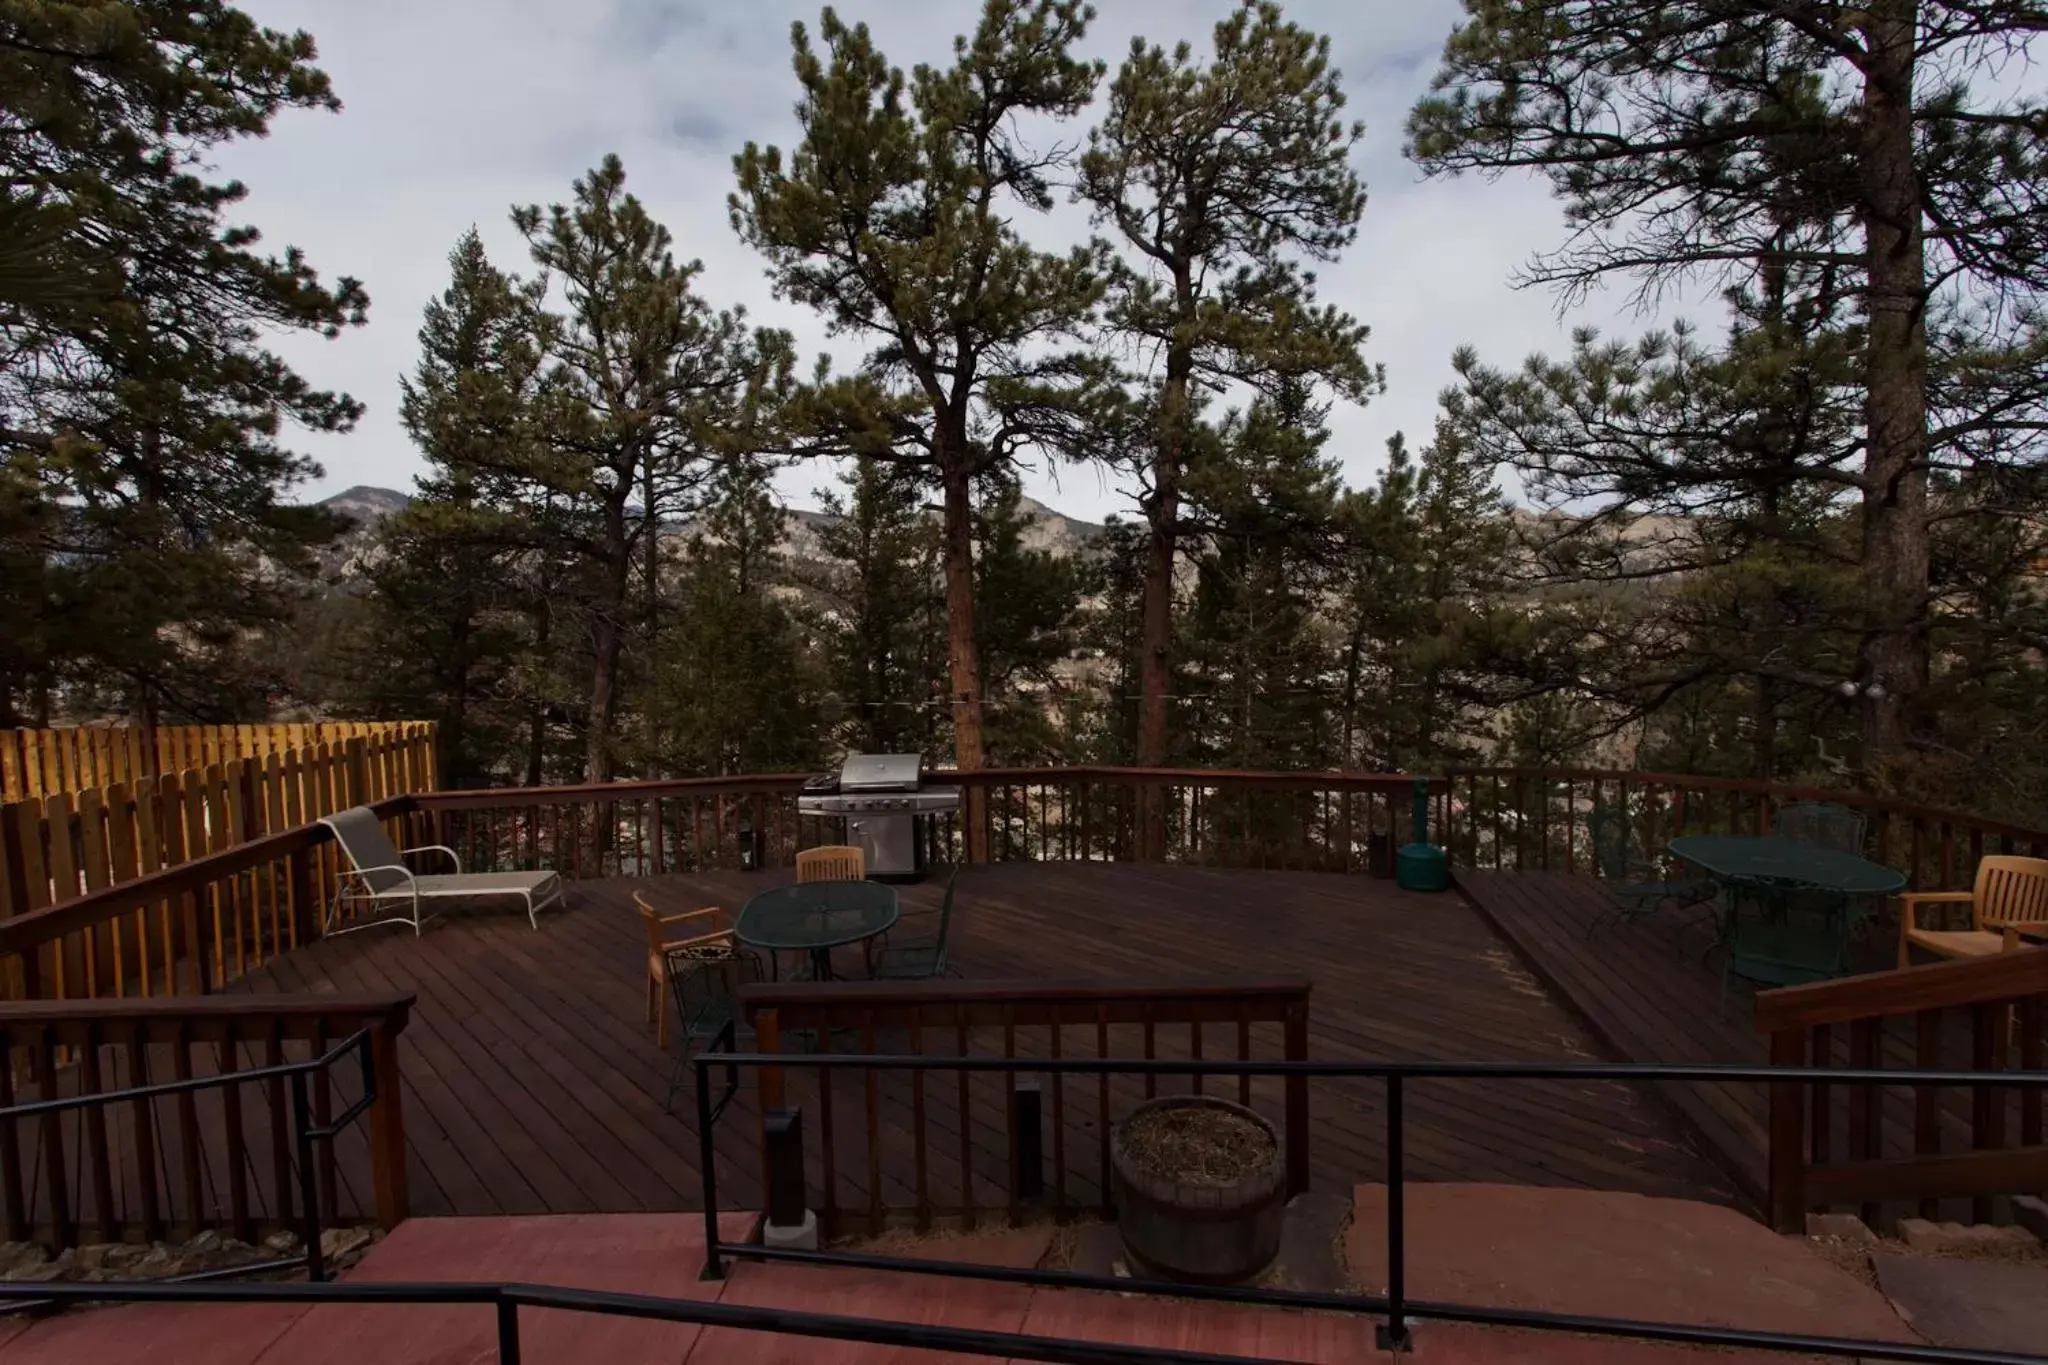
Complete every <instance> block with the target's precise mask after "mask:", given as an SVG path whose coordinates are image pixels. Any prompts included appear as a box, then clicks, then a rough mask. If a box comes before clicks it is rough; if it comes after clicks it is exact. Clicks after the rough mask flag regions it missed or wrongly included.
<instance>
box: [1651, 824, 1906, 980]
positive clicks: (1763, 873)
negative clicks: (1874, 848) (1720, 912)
mask: <svg viewBox="0 0 2048 1365" xmlns="http://www.w3.org/2000/svg"><path fill="white" fill-rule="evenodd" d="M1666 847H1667V848H1668V849H1669V850H1670V851H1671V853H1672V855H1673V856H1674V857H1677V858H1681V859H1683V860H1684V861H1686V862H1688V863H1691V864H1692V865H1693V866H1694V867H1697V868H1699V869H1700V870H1701V871H1702V872H1705V873H1706V874H1707V875H1708V876H1709V877H1712V878H1713V879H1714V880H1715V881H1716V882H1718V883H1719V884H1720V885H1721V886H1722V887H1723V888H1724V889H1725V890H1726V891H1727V893H1728V914H1727V916H1726V918H1725V919H1724V920H1723V922H1722V925H1721V937H1720V940H1719V943H1720V944H1725V945H1726V946H1727V947H1728V954H1729V970H1730V971H1732V972H1734V973H1735V974H1736V975H1737V976H1742V977H1746V978H1748V979H1750V980H1754V981H1762V982H1766V983H1769V984H1775V985H1792V984H1796V983H1798V982H1801V981H1812V980H1818V979H1822V978H1825V977H1828V976H1835V975H1840V974H1841V972H1842V971H1843V970H1845V969H1846V959H1847V953H1848V937H1849V918H1850V917H1849V913H1848V911H1849V907H1850V906H1851V905H1852V904H1853V903H1854V902H1855V901H1857V900H1859V899H1861V898H1863V897H1866V896H1884V895H1889V894H1891V893H1892V892H1894V891H1897V890H1899V889H1900V888H1902V887H1904V886H1905V884H1906V876H1905V874H1904V873H1903V872H1899V871H1897V870H1895V869H1893V868H1889V867H1886V866H1884V865H1883V864H1882V863H1873V862H1871V861H1870V860H1869V859H1867V858H1859V857H1857V856H1856V855H1855V854H1853V853H1844V852H1841V851H1840V850H1838V849H1832V848H1820V847H1818V846H1816V845H1813V844H1807V843H1801V842H1800V841H1798V840H1796V839H1780V838H1771V837H1745V836H1737V835H1709V834H1690V835H1685V836H1683V837H1681V838H1677V839H1673V840H1672V841H1671V842H1670V843H1669V844H1668V845H1666ZM1801 894H1805V895H1810V896H1817V897H1819V898H1821V899H1823V900H1824V902H1825V904H1826V908H1827V912H1828V921H1829V922H1828V924H1827V925H1826V926H1825V927H1824V929H1823V930H1822V931H1820V932H1818V933H1816V932H1815V931H1814V930H1812V929H1811V928H1801V927H1799V926H1797V925H1795V924H1794V923H1793V922H1792V920H1793V916H1792V914H1791V913H1790V912H1791V906H1792V903H1793V899H1794V897H1796V896H1799V895H1801ZM1745 897H1747V898H1749V899H1752V900H1754V901H1756V902H1757V903H1758V905H1759V907H1760V908H1761V909H1762V910H1763V911H1764V916H1763V922H1762V923H1760V924H1759V925H1758V926H1757V927H1756V930H1755V932H1754V933H1753V934H1752V935H1751V936H1750V939H1749V940H1746V939H1745V938H1744V936H1743V935H1742V934H1741V933H1739V932H1738V930H1739V929H1740V927H1741V923H1740V921H1741V909H1740V906H1739V904H1738V902H1739V900H1740V899H1742V898H1745ZM1750 940H1753V941H1750Z"/></svg>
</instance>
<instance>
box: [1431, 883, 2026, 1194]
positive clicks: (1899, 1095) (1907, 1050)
mask: <svg viewBox="0 0 2048 1365" xmlns="http://www.w3.org/2000/svg"><path fill="white" fill-rule="evenodd" d="M1457 880H1458V885H1459V887H1460V889H1461V890H1463V891H1464V893H1465V894H1466V895H1467V897H1469V898H1470V900H1471V902H1472V903H1473V904H1474V905H1475V906H1477V907H1478V908H1479V910H1480V912H1481V913H1482V914H1483V915H1484V916H1485V918H1486V919H1487V921H1488V922H1489V923H1490V924H1491V925H1492V926H1493V927H1494V928H1495V929H1496V930H1498V931H1499V932H1500V933H1501V934H1502V936H1503V937H1504V938H1506V939H1507V940H1508V941H1509V942H1511V943H1512V944H1513V945H1514V946H1515V949H1516V951H1517V952H1518V954H1519V955H1520V956H1521V957H1522V959H1523V960H1524V961H1525V962H1527V963H1528V964H1529V965H1530V966H1531V968H1532V969H1533V970H1534V972H1535V974H1536V976H1537V978H1538V979H1539V980H1541V981H1542V982H1543V984H1544V985H1545V986H1546V987H1547V988H1548V989H1549V990H1550V991H1551V992H1552V994H1553V995H1554V996H1555V998H1557V999H1559V1000H1560V1001H1563V1002H1564V1003H1566V1004H1567V1005H1568V1006H1569V1007H1570V1010H1571V1012H1572V1014H1573V1015H1574V1016H1576V1017H1577V1018H1578V1019H1579V1020H1580V1021H1581V1022H1582V1023H1583V1024H1584V1025H1585V1026H1586V1027H1587V1028H1588V1029H1589V1030H1590V1031H1591V1032H1592V1034H1593V1036H1594V1037H1595V1038H1596V1039H1598V1042H1599V1046H1600V1048H1601V1049H1602V1051H1603V1052H1604V1053H1605V1054H1606V1055H1607V1056H1609V1057H1611V1058H1613V1059H1614V1060H1616V1061H1633V1062H1739V1063H1751V1064H1758V1065H1761V1064H1763V1063H1765V1062H1767V1061H1768V1060H1769V1047H1768V1043H1767V1040H1766V1039H1765V1038H1764V1037H1763V1036H1762V1035H1761V1034H1759V1033H1758V1031H1757V1028H1756V1025H1755V1024H1754V1022H1753V1019H1754V1010H1755V1000H1756V991H1755V989H1754V988H1753V987H1751V986H1750V985H1748V984H1747V983H1745V982H1743V981H1741V980H1739V979H1736V980H1731V981H1730V982H1729V983H1728V987H1727V993H1726V999H1725V1001H1724V1000H1723V998H1722V989H1721V960H1720V958H1719V957H1718V956H1717V955H1713V954H1711V953H1709V952H1707V951H1706V950H1707V949H1708V948H1709V946H1710V943H1711V939H1712V932H1711V930H1710V929H1709V928H1708V927H1706V926H1705V925H1704V924H1702V923H1701V919H1702V914H1703V912H1701V911H1674V912H1672V913H1670V914H1668V915H1660V916H1657V917H1654V918H1652V919H1650V920H1647V921H1644V922H1642V923H1639V924H1633V925H1615V926H1613V927H1610V928H1604V929H1602V930H1600V931H1599V932H1597V933H1592V934H1589V933H1588V930H1589V929H1590V927H1591V926H1592V923H1593V920H1594V918H1595V917H1596V916H1598V915H1600V914H1601V913H1602V912H1603V911H1605V910H1606V909H1607V908H1608V907H1609V906H1610V904H1611V902H1610V901H1609V900H1608V898H1607V895H1606V892H1605V891H1604V890H1603V889H1602V887H1601V885H1600V883H1599V882H1597V881H1594V880H1593V879H1592V878H1590V877H1583V876H1572V875H1569V874H1565V873H1556V872H1460V873H1459V874H1458V877H1457ZM1850 957H1851V966H1852V967H1853V968H1854V969H1856V970H1858V971H1882V970H1885V969H1888V968H1890V967H1891V966H1892V965H1893V958H1892V953H1891V947H1890V945H1889V944H1888V943H1881V942H1878V941H1876V940H1874V939H1866V940H1864V941H1861V942H1858V943H1853V944H1852V945H1851V953H1850ZM1966 1013H1967V1012H1965V1011H1954V1012H1952V1014H1953V1017H1950V1018H1947V1019H1944V1020H1943V1021H1942V1023H1941V1032H1940V1034H1939V1035H1938V1037H1937V1038H1936V1039H1935V1042H1934V1045H1935V1048H1936V1051H1935V1053H1934V1054H1933V1055H1932V1056H1931V1057H1929V1058H1927V1059H1926V1062H1927V1064H1929V1065H1935V1066H1942V1067H1951V1068H1955V1069H1968V1068H1969V1067H1970V1066H1971V1065H1972V1064H1973V1063H1972V1056H1971V1034H1970V1027H1971V1026H1970V1022H1969V1020H1968V1019H1967V1018H1966V1017H1965V1016H1966ZM1914 1024H1915V1020H1914V1018H1913V1017H1912V1016H1911V1015H1910V1014H1902V1015H1899V1016H1896V1017H1894V1018H1892V1019H1890V1020H1887V1021H1886V1022H1885V1025H1884V1027H1883V1029H1882V1033H1881V1036H1879V1037H1877V1038H1876V1039H1875V1040H1874V1043H1873V1047H1874V1051H1873V1054H1872V1055H1871V1056H1870V1057H1868V1058H1867V1059H1865V1060H1864V1061H1863V1062H1862V1063H1861V1064H1864V1065H1871V1066H1883V1067H1893V1068H1899V1067H1911V1066H1913V1065H1915V1064H1916V1061H1918V1060H1919V1059H1917V1058H1916V1043H1917V1039H1916V1035H1915V1033H1914ZM1851 1048H1852V1040H1851V1036H1850V1030H1848V1029H1846V1028H1841V1029H1836V1030H1835V1031H1834V1034H1833V1036H1832V1037H1831V1038H1830V1039H1829V1041H1828V1044H1827V1046H1826V1049H1825V1055H1819V1056H1816V1057H1815V1058H1814V1060H1815V1061H1816V1062H1817V1063H1818V1064H1821V1065H1832V1066H1849V1065H1852V1064H1858V1063H1856V1062H1855V1061H1854V1060H1853V1059H1852V1057H1851ZM1655 1089H1656V1091H1657V1092H1658V1093H1659V1094H1660V1095H1661V1097H1662V1098H1663V1100H1664V1102H1665V1103H1666V1104H1667V1105H1669V1106H1670V1107H1671V1109H1672V1110H1674V1111H1675V1112H1676V1113H1677V1114H1678V1115H1679V1116H1680V1117H1681V1118H1682V1120H1683V1121H1684V1126H1685V1127H1686V1129H1687V1130H1688V1131H1689V1132H1690V1133H1692V1134H1693V1135H1694V1136H1695V1137H1696V1138H1697V1139H1698V1140H1699V1142H1700V1144H1701V1147H1702V1150H1704V1151H1705V1152H1707V1153H1708V1154H1709V1155H1710V1156H1711V1157H1712V1158H1713V1160H1714V1162H1715V1164H1716V1165H1717V1166H1718V1167H1719V1168H1720V1169H1721V1171H1722V1172H1723V1173H1724V1174H1725V1175H1726V1176H1727V1177H1728V1178H1729V1179H1730V1180H1732V1181H1733V1182H1734V1184H1735V1186H1736V1188H1737V1190H1738V1191H1739V1192H1740V1193H1741V1195H1742V1196H1743V1199H1744V1202H1746V1203H1752V1204H1760V1203H1761V1202H1762V1201H1763V1199H1764V1195H1765V1190H1766V1187H1767V1185H1768V1179H1769V1172H1768V1169H1767V1165H1766V1161H1767V1156H1768V1143H1769V1134H1768V1118H1769V1113H1768V1104H1769V1096H1768V1094H1767V1090H1766V1087H1764V1086H1761V1085H1697V1084H1686V1083H1678V1082H1671V1083H1660V1084H1658V1085H1656V1086H1655ZM1855 1090H1856V1087H1851V1086H1833V1087H1830V1089H1829V1092H1828V1094H1827V1097H1826V1102H1825V1103H1824V1104H1823V1105H1821V1106H1819V1108H1817V1110H1816V1113H1819V1112H1823V1111H1825V1112H1826V1113H1827V1114H1828V1116H1829V1119H1830V1122H1829V1124H1828V1129H1827V1130H1826V1131H1827V1132H1830V1133H1832V1135H1833V1137H1834V1139H1836V1140H1837V1141H1839V1140H1842V1139H1847V1138H1849V1137H1850V1135H1851V1134H1852V1132H1854V1131H1855V1130H1856V1128H1857V1126H1858V1122H1859V1119H1858V1116H1857V1114H1856V1112H1855V1110H1854V1108H1853V1107H1852V1106H1853V1104H1854V1094H1853V1092H1854V1091H1855ZM1938 1095H1939V1100H1940V1104H1941V1127H1942V1138H1943V1141H1944V1145H1945V1147H1946V1148H1947V1149H1948V1150H1951V1151H1954V1150H1961V1149H1964V1148H1967V1147H1969V1146H1970V1145H1971V1144H1972V1141H1973V1134H1972V1131H1971V1128H1970V1115H1971V1113H1972V1104H1973V1100H1972V1097H1971V1095H1970V1093H1969V1092H1968V1091H1966V1090H1963V1089H1962V1088H1960V1087H1949V1088H1946V1089H1944V1090H1942V1091H1940V1092H1938ZM1867 1102H1868V1103H1869V1105H1870V1111H1869V1121H1868V1123H1867V1124H1866V1131H1867V1133H1868V1137H1867V1139H1866V1140H1867V1141H1868V1142H1869V1143H1870V1144H1871V1146H1870V1150H1869V1151H1867V1152H1856V1151H1853V1150H1849V1149H1848V1148H1843V1149H1841V1150H1837V1151H1835V1152H1834V1155H1835V1156H1836V1157H1837V1158H1838V1159H1846V1158H1849V1157H1853V1156H1859V1155H1865V1156H1875V1155H1877V1154H1878V1153H1879V1152H1892V1153H1906V1152H1911V1151H1913V1150H1914V1149H1915V1135H1914V1126H1915V1108H1914V1106H1915V1096H1914V1092H1913V1091H1912V1090H1911V1089H1910V1088H1909V1087H1905V1086H1890V1087H1886V1088H1884V1089H1883V1090H1882V1092H1881V1093H1879V1094H1877V1095H1876V1096H1874V1097H1871V1098H1869V1099H1868V1100H1867ZM2002 1102H2003V1103H2004V1104H2005V1105H2007V1106H2008V1107H2009V1108H2010V1109H2011V1111H2012V1116H2013V1117H2012V1122H2011V1125H2010V1126H2009V1127H2008V1129H2007V1131H2011V1132H2018V1131H2020V1129H2019V1126H2018V1113H2019V1096H2018V1095H2017V1093H2014V1094H2011V1095H2008V1096H2006V1097H2005V1098H2004V1100H2003V1101H2002ZM1814 1141H1815V1143H1816V1150H1820V1149H1826V1148H1828V1147H1829V1145H1830V1142H1829V1138H1828V1137H1826V1136H1822V1135H1819V1134H1816V1135H1815V1137H1814ZM1816 1159H1818V1158H1816ZM1864 1207H1865V1209H1866V1211H1867V1214H1866V1216H1872V1215H1874V1214H1875V1212H1876V1209H1875V1207H1874V1206H1869V1205H1866V1206H1864ZM1935 1208H1936V1206H1935V1205H1928V1206H1927V1207H1926V1209H1925V1210H1923V1213H1924V1215H1925V1216H1932V1215H1933V1212H1934V1210H1935ZM1942 1208H1943V1209H1944V1212H1943V1213H1942V1216H1948V1217H1968V1216H1970V1215H1969V1213H1968V1204H1967V1201H1950V1202H1948V1203H1946V1204H1945V1205H1943V1206H1942ZM1892 1211H1894V1212H1895V1211H1896V1210H1892Z"/></svg>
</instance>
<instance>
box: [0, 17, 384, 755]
mask: <svg viewBox="0 0 2048 1365" xmlns="http://www.w3.org/2000/svg"><path fill="white" fill-rule="evenodd" d="M314 56H315V53H314V48H313V41H312V39H311V38H310V37H308V36H307V35H306V34H304V33H281V32H277V31H275V30H270V29H265V28H261V27H259V26H258V25H257V24H256V23H255V22H254V21H253V20H252V19H251V18H250V17H249V16H248V15H247V14H245V13H243V12H242V11H240V10H237V9H234V8H232V7H231V6H228V5H226V4H222V3H217V2H208V0H189V2H188V3H182V4H168V5H166V4H139V3H102V4H85V3H63V2H62V0H58V2H56V3H43V4H26V5H25V4H9V5H5V6H0V126H4V127H5V128H6V130H7V131H6V134H5V138H6V148H7V151H6V162H7V179H8V182H9V183H8V186H7V188H6V191H5V196H6V215H5V216H6V218H7V219H8V222H9V224H10V225H11V226H12V227H14V228H16V229H20V230H23V231H24V232H25V233H26V235H25V236H24V237H15V238H13V239H12V240H10V241H9V242H8V243H7V246H8V248H9V251H10V253H11V258H12V274H11V275H10V276H9V278H10V279H11V280H12V283H9V284H5V285H0V288H4V289H5V301H4V302H0V469H5V470H6V473H5V475H4V476H0V478H4V482H0V565H4V567H5V569H6V571H7V582H8V592H7V594H6V596H7V598H8V599H9V606H8V608H7V615H6V619H5V621H4V624H5V626H6V629H5V630H4V631H0V725H4V724H13V723H17V722H19V721H21V720H24V719H28V720H48V719H50V718H51V716H52V712H53V711H56V710H61V709H62V708H63V707H64V706H65V704H66V702H67V700H68V699H67V697H66V695H65V693H66V689H68V688H77V687H79V686H81V685H82V684H89V687H88V689H87V692H82V693H80V694H79V696H78V698H77V700H78V704H79V705H80V706H102V705H103V706H107V707H113V708H117V709H120V710H124V711H130V712H135V713H140V714H141V716H142V717H143V719H144V720H145V721H149V720H153V719H154V718H156V716H157V715H158V714H159V713H183V714H187V715H192V716H195V717H204V718H207V719H216V720H219V719H233V718H236V717H237V716H238V715H247V714H250V713H251V712H252V711H260V709H261V708H262V707H263V706H264V705H265V704H266V703H267V702H268V701H269V700H270V697H271V694H272V693H273V692H274V688H275V686H276V682H277V680H275V679H264V678H252V677H251V676H250V673H249V668H250V663H251V658H252V655H251V652H250V649H249V640H250V636H251V632H253V631H255V630H257V629H260V628H262V627H265V626H269V625H273V624H275V623H276V622H277V621H279V620H280V619H282V618H283V617H284V616H285V615H286V614H287V613H288V612H289V610H290V609H291V607H292V605H293V603H294V601H295V600H296V598H297V597H298V595H299V592H300V581H301V580H300V574H301V573H302V571H304V570H306V569H307V568H309V567H310V560H309V557H308V549H309V547H310V546H312V545H315V544H317V543H319V542H320V541H322V540H324V539H326V538H327V537H329V536H331V535H332V534H333V533H334V532H335V531H336V530H337V529H338V526H337V524H336V523H335V522H334V521H332V520H331V519H329V518H326V517H324V516H322V515H321V514H319V513H317V512H315V511H313V510H311V509H308V508H303V507H294V506H291V505H289V504H288V503H286V502H285V501H284V495H285V494H286V493H287V492H288V491H289V490H290V489H291V488H292V487H293V486H294V485H296V484H298V483H300V482H302V481H304V480H305V479H307V478H309V477H311V476H312V475H314V474H315V473H317V469H316V467H315V466H314V465H313V464H312V462H311V461H310V460H307V459H306V458H304V457H303V456H301V455H298V454H296V453H294V452H293V451H291V450H290V449H289V447H288V446H287V445H286V443H285V442H284V440H283V438H282V431H283V428H284V427H285V426H286V425H287V424H296V425H299V426H301V427H304V428H306V429H309V430H314V431H341V430H345V429H346V428H348V427H349V426H350V425H351V424H352V423H353V422H354V420H355V418H356V416H357V414H358V411H359V408H358V406H357V404H356V403H355V402H354V401H353V400H351V399H350V398H349V397H347V396H346V395H344V394H335V393H327V392H323V391H321V390H318V389H316V388H314V387H313V386H311V385H309V384H307V383H306V382H305V381H304V380H303V379H302V378H300V377H299V376H298V375H297V374H295V373H294V372H293V371H292V370H291V368H290V367H289V366H287V365H286V364H284V362H283V361H282V360H280V359H279V358H278V357H277V356H276V355H274V354H273V353H271V352H270V351H268V350H267V349H265V340H266V336H267V334H269V333H271V332H272V331H283V332H291V331H307V332H317V333H321V334H323V335H327V336H333V335H335V334H337V333H338V332H339V331H341V329H343V328H345V327H348V326H351V325H354V324H357V323H360V322H361V321H362V320H363V314H364V309H365V308H366V306H367V298H366V296H365V294H364V293H363V290H362V287H361V286H360V285H359V284H358V283H357V282H356V281H354V280H351V279H342V280H340V281H339V282H337V284H336V285H335V286H334V287H332V288H329V287H326V286H323V285H322V284H321V283H320V281H319V279H318V278H317V276H316V275H315V274H314V272H313V270H312V269H311V267H310V266H308V265H307V263H306V262H305V260H304V259H303V258H302V257H301V256H300V255H299V253H298V252H297V251H296V250H291V249H287V250H286V251H285V252H284V253H283V255H282V256H270V255H266V254H263V253H261V252H260V251H258V250H257V244H258V240H259V239H258V235H257V233H256V231H255V230H254V229H253V228H250V227H245V226H239V225H230V224H229V223H227V222H225V221H224V219H225V215H226V214H227V213H229V212H230V211H231V210H232V209H233V206H234V205H235V204H236V203H237V202H239V200H240V199H241V198H242V196H243V194H244V189H243V187H242V186H241V185H239V184H236V183H234V182H224V181H220V180H218V179H215V178H213V177H212V176H211V175H210V174H209V170H210V167H209V162H210V161H211V159H212V157H213V156H214V154H215V153H216V152H217V150H218V149H219V148H220V147H222V146H223V145H226V144H228V143H230V142H232V141H234V140H235V139H238V138H244V137H257V136H262V135H263V134H264V133H265V132H266V131H267V130H268V128H269V125H270V122H271V120H272V119H273V118H274V117H275V116H276V115H277V114H278V112H279V111H281V110H284V109H289V108H306V109H335V108H338V107H339V102H338V101H337V100H336V98H335V96H334V93H333V91H332V89H331V88H330V86H329V83H328V80H327V77H326V76H325V75H324V74H323V73H321V72H320V71H319V70H318V69H317V68H316V67H315V66H313V64H312V63H313V60H314ZM4 264H7V262H0V265H4ZM24 275H26V276H27V278H24Z"/></svg>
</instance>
